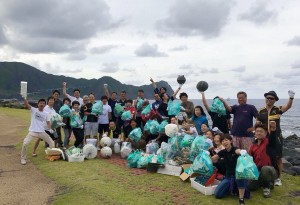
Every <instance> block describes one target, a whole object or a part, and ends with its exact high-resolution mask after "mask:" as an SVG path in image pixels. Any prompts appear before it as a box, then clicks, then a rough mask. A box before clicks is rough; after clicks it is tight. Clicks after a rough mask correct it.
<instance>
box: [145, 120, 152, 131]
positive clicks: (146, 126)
mask: <svg viewBox="0 0 300 205" xmlns="http://www.w3.org/2000/svg"><path fill="white" fill-rule="evenodd" d="M152 122H153V120H148V121H147V122H146V124H145V126H144V131H145V132H148V131H150V127H151V124H152Z"/></svg>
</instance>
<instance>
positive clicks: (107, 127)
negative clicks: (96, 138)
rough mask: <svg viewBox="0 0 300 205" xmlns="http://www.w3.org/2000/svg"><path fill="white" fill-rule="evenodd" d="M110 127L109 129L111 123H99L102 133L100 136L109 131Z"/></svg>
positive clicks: (100, 132)
mask: <svg viewBox="0 0 300 205" xmlns="http://www.w3.org/2000/svg"><path fill="white" fill-rule="evenodd" d="M108 129H109V124H99V125H98V133H99V134H100V137H101V136H102V135H103V134H104V132H107V131H108Z"/></svg>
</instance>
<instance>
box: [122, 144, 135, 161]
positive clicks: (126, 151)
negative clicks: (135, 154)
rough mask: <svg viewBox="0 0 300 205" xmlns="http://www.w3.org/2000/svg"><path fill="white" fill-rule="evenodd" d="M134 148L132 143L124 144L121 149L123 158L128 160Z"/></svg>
mask: <svg viewBox="0 0 300 205" xmlns="http://www.w3.org/2000/svg"><path fill="white" fill-rule="evenodd" d="M131 151H132V147H131V143H130V142H123V143H122V147H121V157H122V158H127V157H128V155H129V154H130V153H131Z"/></svg>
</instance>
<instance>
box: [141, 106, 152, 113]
mask: <svg viewBox="0 0 300 205" xmlns="http://www.w3.org/2000/svg"><path fill="white" fill-rule="evenodd" d="M150 111H151V105H150V104H148V105H147V106H146V107H145V108H144V109H143V111H142V115H148V114H149V113H150Z"/></svg>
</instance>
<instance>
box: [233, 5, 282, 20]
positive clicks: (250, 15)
mask: <svg viewBox="0 0 300 205" xmlns="http://www.w3.org/2000/svg"><path fill="white" fill-rule="evenodd" d="M277 15H278V13H277V11H276V10H267V8H266V4H265V3H255V4H253V6H252V7H251V8H250V9H249V11H247V12H245V13H242V14H240V15H239V16H238V19H240V20H245V21H251V22H253V23H255V24H263V23H266V22H268V21H273V20H274V19H276V17H277Z"/></svg>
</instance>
